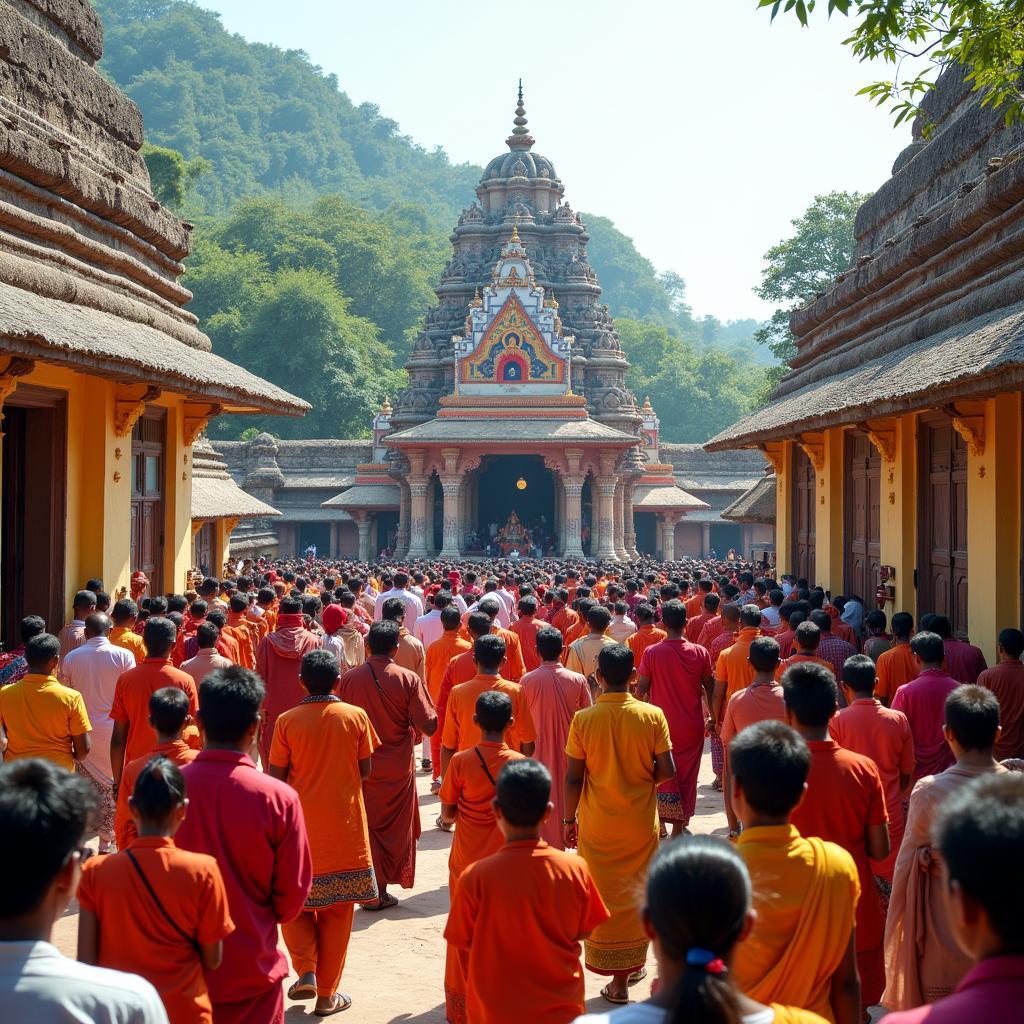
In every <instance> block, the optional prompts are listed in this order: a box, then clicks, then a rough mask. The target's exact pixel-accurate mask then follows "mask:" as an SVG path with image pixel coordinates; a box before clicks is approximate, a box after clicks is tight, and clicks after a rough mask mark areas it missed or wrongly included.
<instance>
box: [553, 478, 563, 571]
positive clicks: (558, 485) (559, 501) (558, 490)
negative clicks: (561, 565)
mask: <svg viewBox="0 0 1024 1024" xmlns="http://www.w3.org/2000/svg"><path fill="white" fill-rule="evenodd" d="M555 507H556V509H557V515H556V516H555V522H556V530H555V544H556V545H557V547H556V549H555V550H556V551H557V552H558V553H559V554H561V553H562V552H564V551H565V478H564V477H563V476H562V474H561V473H559V474H558V475H557V476H556V477H555Z"/></svg>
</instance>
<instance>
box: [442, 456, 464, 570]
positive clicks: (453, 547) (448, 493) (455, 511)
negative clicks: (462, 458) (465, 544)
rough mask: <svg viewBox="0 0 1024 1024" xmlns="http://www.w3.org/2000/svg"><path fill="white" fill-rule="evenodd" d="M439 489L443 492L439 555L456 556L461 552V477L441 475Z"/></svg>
mask: <svg viewBox="0 0 1024 1024" xmlns="http://www.w3.org/2000/svg"><path fill="white" fill-rule="evenodd" d="M441 489H442V492H443V494H444V537H443V542H442V544H441V557H442V558H458V557H459V556H460V555H461V553H462V477H460V476H446V477H443V478H442V480H441Z"/></svg>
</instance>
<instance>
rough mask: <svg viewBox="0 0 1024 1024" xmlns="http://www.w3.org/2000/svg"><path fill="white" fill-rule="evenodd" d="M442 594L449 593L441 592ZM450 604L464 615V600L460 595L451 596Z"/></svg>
mask: <svg viewBox="0 0 1024 1024" xmlns="http://www.w3.org/2000/svg"><path fill="white" fill-rule="evenodd" d="M443 593H451V592H450V591H443ZM452 604H454V605H455V607H456V608H458V609H459V611H460V612H462V614H463V615H465V614H466V599H465V598H464V597H463V596H462V595H461V594H452Z"/></svg>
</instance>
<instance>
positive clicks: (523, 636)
mask: <svg viewBox="0 0 1024 1024" xmlns="http://www.w3.org/2000/svg"><path fill="white" fill-rule="evenodd" d="M516 607H517V609H518V610H519V618H518V619H516V621H515V622H513V623H512V625H511V626H510V627H509V629H510V631H511V632H513V633H515V635H516V636H517V637H519V644H520V647H521V648H522V654H523V666H524V668H525V669H526V671H527V672H532V671H533V670H534V669H535V668H537V667H538V666H539V665H540V655H539V654H538V653H537V634H538V633H539V632H540V631H541V629H543V628H544V623H543V622H542V621H541V620H540V619H539V618H538V617H537V598H535V597H534V596H533V595H532V594H527V595H526V596H525V597H521V598H520V599H519V603H518V604H517V605H516ZM521 681H522V680H520V682H521Z"/></svg>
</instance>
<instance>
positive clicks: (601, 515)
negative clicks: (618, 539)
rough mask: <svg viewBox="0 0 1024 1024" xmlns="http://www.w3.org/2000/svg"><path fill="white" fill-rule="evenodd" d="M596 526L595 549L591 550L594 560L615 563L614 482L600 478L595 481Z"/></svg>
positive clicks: (607, 478)
mask: <svg viewBox="0 0 1024 1024" xmlns="http://www.w3.org/2000/svg"><path fill="white" fill-rule="evenodd" d="M594 518H595V521H596V524H597V542H596V547H594V548H592V549H591V550H592V551H593V556H594V558H598V559H601V560H603V561H615V559H616V557H617V556H616V554H615V481H614V480H613V479H610V478H609V477H601V478H600V479H599V480H598V481H597V514H596V515H595V517H594Z"/></svg>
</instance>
